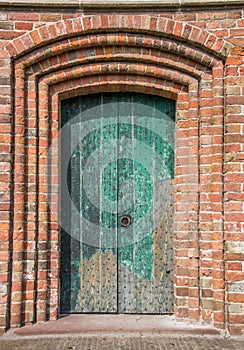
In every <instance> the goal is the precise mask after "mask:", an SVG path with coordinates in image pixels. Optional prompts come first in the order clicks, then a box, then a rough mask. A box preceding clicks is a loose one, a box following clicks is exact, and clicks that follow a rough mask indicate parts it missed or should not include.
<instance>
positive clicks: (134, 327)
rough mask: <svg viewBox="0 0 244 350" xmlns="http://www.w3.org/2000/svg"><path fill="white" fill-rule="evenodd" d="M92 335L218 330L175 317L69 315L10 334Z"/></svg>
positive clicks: (208, 332)
mask: <svg viewBox="0 0 244 350" xmlns="http://www.w3.org/2000/svg"><path fill="white" fill-rule="evenodd" d="M94 333H96V335H97V334H104V333H105V334H109V333H116V334H121V333H125V334H128V333H133V334H135V333H139V334H142V333H154V334H155V333H156V334H166V333H168V334H173V333H178V334H179V333H182V334H188V335H189V334H190V335H220V331H219V330H218V329H215V328H213V327H212V326H210V325H196V324H194V325H193V324H188V323H187V322H182V321H176V320H175V317H174V316H170V315H128V314H127V315H124V314H116V315H114V314H100V315H98V314H73V315H69V316H65V317H62V318H59V319H58V320H57V321H48V322H45V323H42V324H37V325H33V326H26V327H23V328H19V329H17V330H15V332H14V334H15V335H18V336H32V335H33V336H37V335H55V334H63V335H65V334H94Z"/></svg>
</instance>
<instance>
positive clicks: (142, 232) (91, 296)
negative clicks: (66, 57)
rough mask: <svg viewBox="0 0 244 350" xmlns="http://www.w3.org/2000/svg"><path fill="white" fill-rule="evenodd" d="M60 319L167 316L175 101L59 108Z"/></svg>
mask: <svg viewBox="0 0 244 350" xmlns="http://www.w3.org/2000/svg"><path fill="white" fill-rule="evenodd" d="M61 115H62V132H61V168H60V169H61V170H60V174H61V175H60V178H61V209H60V221H61V271H60V286H61V291H60V312H61V313H75V312H86V313H167V312H173V249H172V236H173V195H172V193H173V192H172V185H173V178H174V115H175V102H174V101H173V100H170V99H165V98H162V97H156V96H152V95H145V94H137V93H116V94H114V93H113V94H110V93H103V94H94V95H88V96H79V97H75V98H72V99H67V100H64V101H62V106H61Z"/></svg>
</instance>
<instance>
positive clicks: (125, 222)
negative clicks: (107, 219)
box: [120, 215, 131, 227]
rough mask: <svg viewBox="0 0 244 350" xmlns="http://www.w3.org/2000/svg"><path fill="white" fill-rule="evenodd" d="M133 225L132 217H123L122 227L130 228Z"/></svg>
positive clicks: (121, 219) (121, 220)
mask: <svg viewBox="0 0 244 350" xmlns="http://www.w3.org/2000/svg"><path fill="white" fill-rule="evenodd" d="M130 224H131V217H130V215H123V216H121V218H120V225H121V226H123V227H128V226H130Z"/></svg>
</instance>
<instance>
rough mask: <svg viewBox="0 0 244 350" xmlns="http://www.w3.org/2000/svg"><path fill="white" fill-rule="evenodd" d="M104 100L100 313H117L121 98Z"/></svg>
mask: <svg viewBox="0 0 244 350" xmlns="http://www.w3.org/2000/svg"><path fill="white" fill-rule="evenodd" d="M101 97H102V100H101V130H102V143H101V169H102V172H101V177H100V183H101V211H102V212H101V242H100V247H101V248H100V249H101V256H100V283H101V287H100V300H101V305H100V311H101V312H110V313H114V312H117V302H118V291H117V277H118V276H117V230H118V228H117V226H118V223H117V213H116V212H117V192H118V185H117V176H118V165H117V147H118V145H117V135H118V123H117V118H118V95H117V94H115V95H113V94H109V93H108V94H105V93H104V94H102V96H101Z"/></svg>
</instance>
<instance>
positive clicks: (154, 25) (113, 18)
mask: <svg viewBox="0 0 244 350" xmlns="http://www.w3.org/2000/svg"><path fill="white" fill-rule="evenodd" d="M119 31H121V32H134V33H140V34H141V33H150V34H153V35H155V36H162V37H166V38H168V37H170V38H172V39H173V40H175V41H179V42H185V43H187V44H190V45H192V46H193V47H200V48H202V49H203V50H204V51H206V52H210V53H211V54H213V55H214V56H215V57H220V58H222V59H224V58H226V57H227V56H228V54H229V52H230V51H231V49H232V48H233V45H232V44H230V43H229V42H227V41H225V40H224V39H220V38H219V37H217V36H216V35H214V34H212V33H210V32H208V31H206V30H205V29H202V28H199V27H196V26H193V25H191V24H188V23H184V22H180V21H175V20H172V19H167V18H161V17H157V16H153V15H112V14H111V15H109V14H108V15H96V16H84V17H81V18H74V19H66V20H62V21H59V22H56V23H53V24H47V25H44V26H41V27H39V28H36V29H34V30H32V31H31V32H29V33H26V34H24V35H22V36H20V37H18V38H15V39H13V40H12V42H10V43H8V44H7V45H6V50H7V52H8V53H9V55H10V56H12V57H14V58H17V57H19V56H21V55H23V54H25V53H26V52H29V51H32V50H33V49H35V48H37V47H43V46H45V45H47V44H49V43H51V42H53V41H55V40H59V39H62V38H72V37H76V36H78V35H87V34H89V33H104V32H115V33H116V32H119Z"/></svg>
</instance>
